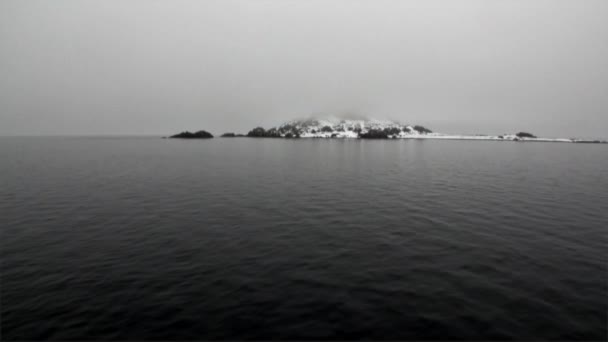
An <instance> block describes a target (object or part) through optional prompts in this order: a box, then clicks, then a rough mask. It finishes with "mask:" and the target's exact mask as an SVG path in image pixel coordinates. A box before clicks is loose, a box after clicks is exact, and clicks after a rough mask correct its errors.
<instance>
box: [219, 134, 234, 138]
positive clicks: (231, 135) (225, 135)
mask: <svg viewBox="0 0 608 342" xmlns="http://www.w3.org/2000/svg"><path fill="white" fill-rule="evenodd" d="M221 137H222V138H234V137H236V134H234V133H224V134H222V136H221Z"/></svg>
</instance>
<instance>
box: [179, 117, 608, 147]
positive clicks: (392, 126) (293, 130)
mask: <svg viewBox="0 0 608 342" xmlns="http://www.w3.org/2000/svg"><path fill="white" fill-rule="evenodd" d="M221 137H222V138H237V137H248V138H282V139H300V138H319V139H364V140H365V139H419V140H422V139H437V140H487V141H512V142H564V143H586V144H606V143H608V142H607V141H606V140H597V139H596V140H590V139H578V138H543V137H538V136H536V135H534V134H532V133H529V132H526V131H521V132H519V133H508V134H502V135H486V134H475V135H470V134H469V135H466V134H445V133H438V132H434V131H432V130H430V129H428V128H426V127H424V126H421V125H409V124H402V123H400V122H397V121H391V120H377V119H367V118H358V119H345V118H338V117H327V118H324V119H318V118H308V119H301V120H292V121H289V122H286V123H283V124H281V125H279V126H275V127H272V128H269V129H266V128H264V127H261V126H258V127H255V128H253V129H252V130H250V131H249V132H248V133H247V134H246V135H243V134H235V133H233V132H228V133H224V134H222V135H221ZM170 138H183V139H207V138H213V135H212V134H211V133H209V132H207V131H198V132H195V133H191V132H188V131H186V132H182V133H179V134H176V135H173V136H171V137H170Z"/></svg>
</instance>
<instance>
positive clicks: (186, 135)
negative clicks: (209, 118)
mask: <svg viewBox="0 0 608 342" xmlns="http://www.w3.org/2000/svg"><path fill="white" fill-rule="evenodd" d="M169 138H180V139H210V138H213V135H212V134H211V133H209V132H207V131H198V132H194V133H192V132H188V131H185V132H181V133H178V134H175V135H172V136H170V137H169Z"/></svg>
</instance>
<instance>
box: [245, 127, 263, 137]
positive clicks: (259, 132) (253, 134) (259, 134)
mask: <svg viewBox="0 0 608 342" xmlns="http://www.w3.org/2000/svg"><path fill="white" fill-rule="evenodd" d="M247 136H248V137H252V138H263V137H265V136H266V130H265V129H264V128H262V127H256V128H254V129H252V130H251V131H249V133H247Z"/></svg>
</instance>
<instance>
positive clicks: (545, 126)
mask: <svg viewBox="0 0 608 342" xmlns="http://www.w3.org/2000/svg"><path fill="white" fill-rule="evenodd" d="M343 113H356V114H359V115H367V116H370V117H375V118H388V119H396V120H400V121H402V122H403V123H410V124H421V125H425V126H428V127H430V128H431V129H434V130H436V131H440V132H446V133H488V134H490V133H496V134H499V133H505V132H513V131H520V130H526V131H531V132H533V133H536V134H538V135H543V136H565V137H571V136H578V137H600V138H606V137H608V1H607V0H567V1H563V0H546V1H545V0H509V1H501V0H454V1H448V0H438V1H428V0H424V1H423V0H412V1H407V0H397V1H378V0H368V1H356V0H344V1H338V0H321V1H314V0H312V1H311V0H297V1H288V0H287V1H286V0H276V1H264V0H243V1H229V0H196V1H194V0H193V1H180V0H177V1H176V0H166V1H153V0H145V1H143V0H142V1H139V0H126V1H108V0H69V1H68V0H53V1H46V0H28V1H24V0H2V1H0V135H24V134H25V135H46V134H50V135H57V134H161V135H166V134H170V133H174V132H177V131H181V130H186V129H188V130H197V129H206V130H209V131H211V132H213V133H222V132H224V131H236V132H246V131H247V130H248V129H250V128H252V127H253V126H256V125H263V126H266V127H268V126H273V125H277V124H280V123H281V122H283V121H286V120H289V119H292V118H298V117H307V116H311V115H317V116H323V115H329V114H343Z"/></svg>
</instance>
